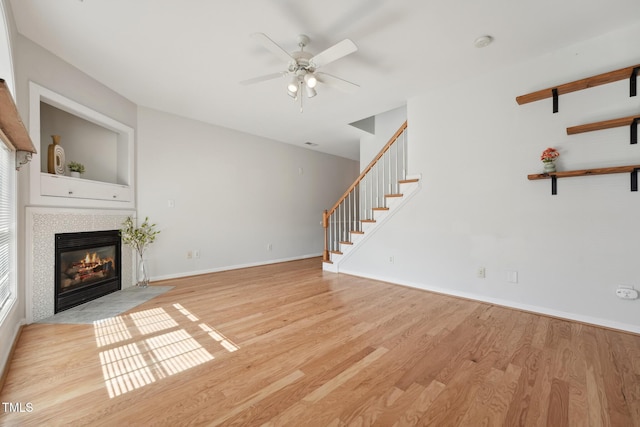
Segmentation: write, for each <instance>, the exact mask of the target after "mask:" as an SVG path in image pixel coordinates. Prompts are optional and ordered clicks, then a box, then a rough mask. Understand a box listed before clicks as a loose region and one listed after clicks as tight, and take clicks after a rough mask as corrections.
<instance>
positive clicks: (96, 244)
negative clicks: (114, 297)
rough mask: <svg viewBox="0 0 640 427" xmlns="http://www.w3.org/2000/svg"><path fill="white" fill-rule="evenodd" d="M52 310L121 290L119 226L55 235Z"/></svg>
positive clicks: (59, 309)
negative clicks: (53, 304) (53, 300)
mask: <svg viewBox="0 0 640 427" xmlns="http://www.w3.org/2000/svg"><path fill="white" fill-rule="evenodd" d="M55 252H56V253H55V307H54V311H55V313H59V312H61V311H64V310H67V309H69V308H71V307H74V306H76V305H78V304H82V303H84V302H87V301H90V300H93V299H96V298H99V297H101V296H103V295H106V294H109V293H111V292H115V291H117V290H120V289H121V287H122V280H121V269H122V268H121V258H122V254H121V243H120V233H119V231H118V230H108V231H91V232H81V233H60V234H56V235H55Z"/></svg>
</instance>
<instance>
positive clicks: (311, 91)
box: [304, 86, 318, 98]
mask: <svg viewBox="0 0 640 427" xmlns="http://www.w3.org/2000/svg"><path fill="white" fill-rule="evenodd" d="M304 90H305V92H306V93H307V98H313V97H314V96H316V95H317V94H318V92H316V90H315V89H314V88H312V87H309V86H305V87H304Z"/></svg>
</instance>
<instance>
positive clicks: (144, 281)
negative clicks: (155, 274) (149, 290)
mask: <svg viewBox="0 0 640 427" xmlns="http://www.w3.org/2000/svg"><path fill="white" fill-rule="evenodd" d="M136 286H138V287H139V288H146V287H147V286H149V269H148V268H147V260H146V259H144V257H143V256H142V255H140V254H138V275H137V282H136Z"/></svg>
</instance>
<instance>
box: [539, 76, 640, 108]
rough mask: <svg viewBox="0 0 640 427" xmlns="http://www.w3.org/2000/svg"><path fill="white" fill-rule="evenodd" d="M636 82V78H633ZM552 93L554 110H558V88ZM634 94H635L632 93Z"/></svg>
mask: <svg viewBox="0 0 640 427" xmlns="http://www.w3.org/2000/svg"><path fill="white" fill-rule="evenodd" d="M633 81H634V82H635V81H636V80H635V79H633ZM551 94H552V95H553V112H554V113H557V112H558V88H553V89H551ZM632 96H633V95H632Z"/></svg>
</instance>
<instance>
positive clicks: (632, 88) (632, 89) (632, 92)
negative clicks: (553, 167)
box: [629, 67, 640, 96]
mask: <svg viewBox="0 0 640 427" xmlns="http://www.w3.org/2000/svg"><path fill="white" fill-rule="evenodd" d="M639 71H640V67H636V68H634V69H633V71H632V72H631V78H630V79H629V96H636V94H637V90H636V84H637V80H638V79H637V77H638V72H639Z"/></svg>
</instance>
